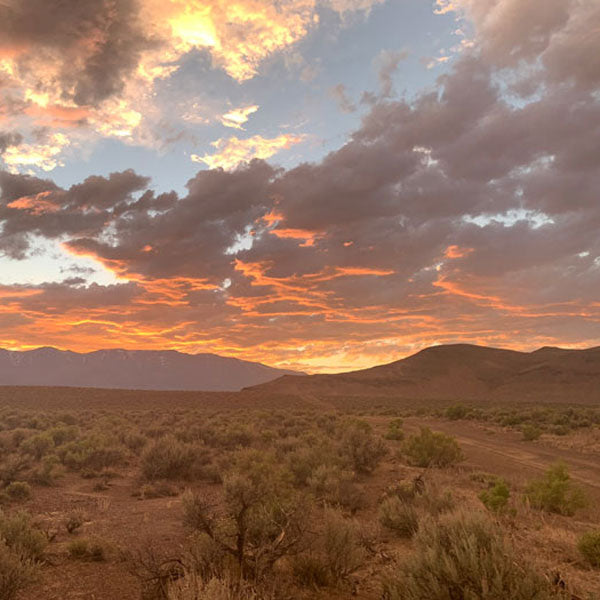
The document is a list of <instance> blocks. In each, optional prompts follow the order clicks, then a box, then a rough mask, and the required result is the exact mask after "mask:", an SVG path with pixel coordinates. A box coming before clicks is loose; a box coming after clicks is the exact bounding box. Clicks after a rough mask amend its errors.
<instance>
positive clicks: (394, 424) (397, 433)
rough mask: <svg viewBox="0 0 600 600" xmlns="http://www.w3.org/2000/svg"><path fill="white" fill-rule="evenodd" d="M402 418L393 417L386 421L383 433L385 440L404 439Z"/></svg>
mask: <svg viewBox="0 0 600 600" xmlns="http://www.w3.org/2000/svg"><path fill="white" fill-rule="evenodd" d="M403 424H404V420H403V419H393V420H391V421H390V422H389V423H388V429H387V431H386V433H385V436H384V437H385V439H386V440H397V441H401V440H403V439H404V431H402V425H403Z"/></svg>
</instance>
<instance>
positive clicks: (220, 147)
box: [191, 133, 304, 170]
mask: <svg viewBox="0 0 600 600" xmlns="http://www.w3.org/2000/svg"><path fill="white" fill-rule="evenodd" d="M303 140H304V137H303V136H301V135H292V134H287V133H284V134H281V135H278V136H277V137H275V138H264V137H262V136H261V135H254V136H252V137H250V138H246V139H243V140H240V139H239V138H237V137H235V136H234V137H230V138H221V139H219V140H217V141H215V142H212V145H213V146H214V147H215V148H216V149H217V152H215V153H214V154H205V155H204V156H198V155H197V154H192V155H191V159H192V160H193V161H194V162H203V163H205V164H206V165H208V167H209V168H211V169H218V168H222V169H226V170H230V169H234V168H235V167H237V166H238V165H239V164H241V163H244V162H248V161H250V160H252V159H254V158H258V159H267V158H270V157H271V156H273V155H274V154H277V152H279V151H281V150H287V149H288V148H291V147H292V146H293V145H294V144H299V143H300V142H302V141H303Z"/></svg>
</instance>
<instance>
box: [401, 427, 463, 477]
mask: <svg viewBox="0 0 600 600" xmlns="http://www.w3.org/2000/svg"><path fill="white" fill-rule="evenodd" d="M403 451H404V454H405V455H406V457H407V459H408V462H409V463H410V464H412V465H414V466H417V467H440V468H443V467H449V466H451V465H454V464H456V463H458V462H460V461H462V460H464V456H463V453H462V450H461V449H460V446H459V445H458V442H457V441H456V440H455V439H454V438H453V437H451V436H449V435H446V434H444V433H441V432H433V431H431V429H429V428H427V427H421V432H420V433H419V434H418V435H413V436H411V437H410V438H408V440H406V442H405V443H404V447H403Z"/></svg>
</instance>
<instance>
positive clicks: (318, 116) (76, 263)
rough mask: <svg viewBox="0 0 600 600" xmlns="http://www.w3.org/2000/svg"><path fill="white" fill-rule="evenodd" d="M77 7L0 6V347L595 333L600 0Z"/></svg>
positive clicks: (327, 345)
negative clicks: (599, 0)
mask: <svg viewBox="0 0 600 600" xmlns="http://www.w3.org/2000/svg"><path fill="white" fill-rule="evenodd" d="M34 4H35V7H34ZM52 4H54V5H55V7H54V9H51V5H52ZM70 4H71V3H70V2H65V3H46V4H45V3H23V2H19V1H17V0H8V2H4V3H2V4H1V5H0V348H7V349H29V348H35V347H39V346H55V347H57V348H62V349H71V350H75V351H90V350H96V349H100V348H113V347H122V348H128V349H175V350H181V351H185V352H190V353H197V352H213V353H216V354H222V355H227V356H235V357H238V358H243V359H248V360H253V361H259V362H262V363H265V364H268V365H273V366H278V367H287V368H296V369H302V370H305V371H310V372H335V371H344V370H350V369H356V368H362V367H368V366H372V365H376V364H380V363H386V362H391V361H393V360H396V359H398V358H401V357H403V356H406V355H408V354H411V353H413V352H415V351H417V350H419V349H421V348H424V347H426V346H430V345H433V344H439V343H452V342H470V343H478V344H486V345H492V346H501V347H510V348H514V349H521V350H532V349H535V348H537V347H540V346H544V345H560V346H563V347H568V348H571V347H574V348H576V347H589V346H595V345H600V301H599V300H600V235H598V231H599V227H600V204H599V202H598V190H600V168H599V166H598V156H600V146H599V143H598V140H599V139H600V53H599V52H598V48H600V6H599V5H598V3H595V2H579V1H577V0H531V1H529V2H522V1H521V0H498V1H496V2H490V0H452V1H449V0H431V1H428V2H418V3H410V2H408V3H403V2H396V1H395V0H234V1H226V0H210V1H208V2H206V1H202V2H201V1H200V0H193V1H184V0H167V1H163V0H141V1H140V2H139V3H135V2H129V1H125V0H115V1H113V2H106V3H97V2H92V1H88V0H85V1H82V2H79V3H77V10H72V7H71V8H69V5H70ZM100 5H101V6H100ZM57 6H58V8H56V7H57Z"/></svg>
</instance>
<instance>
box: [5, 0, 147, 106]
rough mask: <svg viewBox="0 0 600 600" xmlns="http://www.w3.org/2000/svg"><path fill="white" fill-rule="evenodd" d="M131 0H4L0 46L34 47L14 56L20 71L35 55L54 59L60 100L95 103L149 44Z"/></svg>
mask: <svg viewBox="0 0 600 600" xmlns="http://www.w3.org/2000/svg"><path fill="white" fill-rule="evenodd" d="M137 11H138V4H137V2H135V0H116V1H113V2H109V1H107V0H60V1H59V2H48V1H47V0H25V1H19V2H17V1H15V0H9V2H8V3H5V4H2V5H0V48H2V47H4V48H7V49H9V50H10V49H13V50H14V49H17V50H20V49H22V48H26V49H27V48H35V51H34V52H26V53H24V54H23V56H22V57H19V58H18V59H17V63H16V64H17V68H18V70H19V71H20V72H21V73H26V72H28V71H29V70H32V69H35V62H36V60H38V59H39V58H44V59H49V58H52V57H53V56H55V57H56V58H57V59H58V58H60V60H61V63H62V65H63V66H62V70H61V72H60V73H59V74H58V78H59V84H60V89H61V90H62V92H63V95H64V96H65V99H71V100H73V101H74V102H75V103H77V104H79V105H96V104H97V103H98V102H100V101H102V100H104V99H105V98H107V97H109V96H112V95H114V94H116V93H118V92H120V91H121V90H122V88H123V86H124V82H125V80H126V77H127V76H128V74H129V73H131V72H132V71H133V70H134V69H135V68H136V67H137V64H138V60H139V56H140V53H141V52H142V51H143V50H144V49H147V48H148V47H150V42H149V40H147V39H145V38H144V36H143V35H142V33H141V29H140V28H139V24H138V17H137Z"/></svg>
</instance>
